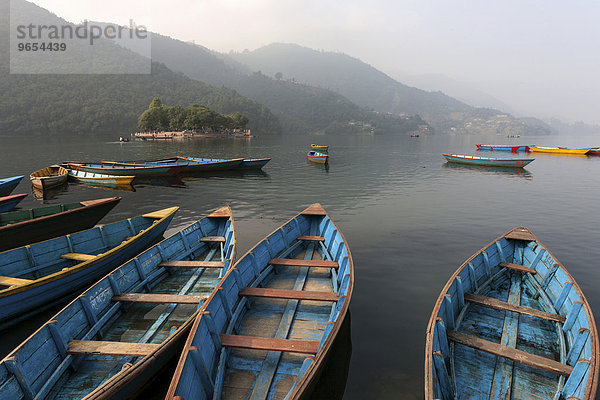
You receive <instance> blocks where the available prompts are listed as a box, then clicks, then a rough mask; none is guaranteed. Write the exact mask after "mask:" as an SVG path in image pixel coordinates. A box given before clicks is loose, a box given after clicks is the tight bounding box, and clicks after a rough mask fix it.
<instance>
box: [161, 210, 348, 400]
mask: <svg viewBox="0 0 600 400" xmlns="http://www.w3.org/2000/svg"><path fill="white" fill-rule="evenodd" d="M315 204H318V203H315ZM313 205H314V204H313ZM313 205H311V206H309V207H308V208H310V207H312V206H313ZM308 208H306V209H304V210H302V211H301V212H299V213H298V214H296V215H295V216H294V217H292V218H290V219H289V220H287V221H285V222H284V223H282V224H281V225H279V226H278V227H277V228H275V229H274V230H273V231H272V232H271V233H269V234H267V235H266V236H265V237H264V238H262V239H261V240H259V241H258V242H256V244H255V245H254V246H252V248H250V249H249V250H248V251H246V253H244V255H243V256H242V257H240V258H239V259H238V260H237V261H236V263H235V264H234V265H233V267H232V268H230V269H229V271H227V273H226V274H225V276H223V279H221V281H220V282H219V283H218V284H217V285H216V286H215V289H214V290H213V292H212V293H211V294H210V296H209V297H208V299H206V301H205V302H204V304H202V307H201V308H200V309H199V311H200V312H199V314H198V316H197V317H196V319H195V320H194V325H193V326H192V329H191V330H190V333H189V335H188V337H187V340H186V342H185V345H184V347H183V348H184V351H182V353H181V355H180V357H179V361H178V362H177V367H176V368H175V372H174V373H173V377H172V378H171V384H170V385H169V390H168V392H167V395H166V396H165V398H166V399H174V396H175V390H176V389H177V385H174V383H175V382H177V383H178V382H179V381H180V379H181V373H182V372H183V367H184V365H185V360H186V357H187V353H188V352H187V351H185V349H188V348H190V346H191V345H192V340H193V339H194V336H195V335H196V332H197V330H198V326H199V325H200V320H201V319H202V315H204V313H205V312H206V307H207V306H208V304H210V302H211V300H212V299H213V298H214V297H215V296H217V293H218V291H219V289H220V288H221V287H222V285H223V283H224V282H225V280H226V278H227V277H228V276H229V274H232V273H233V272H234V271H235V270H236V267H237V264H238V263H239V262H240V261H241V260H242V259H244V258H245V257H246V256H249V255H250V253H252V252H253V250H254V249H255V248H256V247H257V246H259V245H260V244H261V243H263V242H264V241H266V240H267V238H268V237H269V236H271V235H273V234H275V232H277V231H278V230H280V229H281V228H282V227H283V226H285V225H286V224H288V223H291V221H293V220H294V219H296V218H298V217H299V216H301V215H302V214H303V213H304V212H305V211H306V210H307V209H308ZM323 217H328V218H329V221H331V224H332V225H333V227H334V228H335V229H337V232H338V234H339V235H340V237H341V238H342V240H343V242H344V246H345V247H346V250H347V252H348V272H349V275H350V278H349V280H348V292H347V294H346V295H345V300H344V303H343V304H342V308H341V309H340V311H339V313H338V317H337V319H336V321H335V322H334V323H333V326H332V327H331V331H330V333H329V335H328V336H327V338H326V339H325V341H324V342H323V344H322V345H321V346H320V349H319V351H318V352H317V354H315V355H314V359H313V362H312V363H311V364H310V365H309V367H308V368H307V369H306V371H305V372H304V374H303V375H302V376H298V375H297V378H296V379H297V380H296V382H295V384H294V387H293V390H292V391H290V392H288V394H287V396H286V400H287V399H298V398H300V397H301V396H302V392H303V391H304V390H305V389H306V388H307V387H309V386H310V384H311V381H312V380H313V378H314V377H315V376H316V375H317V374H318V373H319V370H320V368H321V367H322V364H323V362H324V360H325V359H326V357H327V355H328V354H329V351H330V350H331V345H332V343H333V341H334V340H335V338H336V337H337V334H338V332H339V330H340V328H341V326H342V323H343V322H344V319H345V317H346V315H347V311H348V308H349V307H350V299H351V297H352V292H353V290H354V262H353V260H352V254H351V253H350V246H349V245H348V242H347V241H346V238H345V237H344V234H343V233H342V231H341V230H340V229H339V228H338V227H337V225H336V224H335V222H334V221H333V219H331V216H330V215H329V214H328V213H327V211H325V215H324V216H323ZM341 297H342V296H340V298H341ZM338 301H339V300H338ZM301 377H305V379H302V381H300V382H299V381H298V379H300V378H301Z"/></svg>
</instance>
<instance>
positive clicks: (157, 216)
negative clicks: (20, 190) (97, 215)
mask: <svg viewBox="0 0 600 400" xmlns="http://www.w3.org/2000/svg"><path fill="white" fill-rule="evenodd" d="M178 209H179V207H171V208H166V209H163V210H158V211H154V212H151V213H147V214H143V215H141V216H138V217H134V218H129V219H125V220H122V221H118V222H113V223H111V224H106V225H101V226H97V227H94V228H91V229H88V230H85V231H80V232H75V233H72V234H68V235H65V236H60V237H56V238H54V239H49V240H45V241H43V242H38V243H34V244H32V245H27V246H22V247H18V248H16V249H12V250H7V251H4V252H2V253H0V329H4V328H6V327H7V326H9V325H13V324H15V323H17V322H19V321H22V320H24V319H26V318H28V317H30V316H32V315H34V314H37V313H39V312H41V311H43V310H44V309H47V308H48V307H51V306H53V305H54V304H56V303H58V302H60V301H63V300H64V299H65V298H67V297H71V296H74V295H76V294H77V293H78V291H79V290H80V289H82V288H83V287H86V286H88V285H89V284H90V283H93V282H95V281H96V280H97V279H98V278H99V277H101V276H103V275H105V274H106V273H108V272H109V271H111V270H112V269H114V268H115V267H117V266H119V265H121V264H123V263H124V262H125V261H127V260H129V259H131V258H132V257H134V256H135V255H137V254H139V253H140V252H141V251H143V250H145V249H146V248H148V247H149V246H150V245H151V244H153V243H155V242H156V241H157V240H158V239H159V238H160V237H162V235H163V233H164V232H165V229H167V226H168V225H169V223H170V222H171V220H172V219H173V216H174V214H175V212H177V210H178Z"/></svg>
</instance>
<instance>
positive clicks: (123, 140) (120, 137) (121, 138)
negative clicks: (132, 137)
mask: <svg viewBox="0 0 600 400" xmlns="http://www.w3.org/2000/svg"><path fill="white" fill-rule="evenodd" d="M119 142H129V139H128V138H124V137H123V136H119Z"/></svg>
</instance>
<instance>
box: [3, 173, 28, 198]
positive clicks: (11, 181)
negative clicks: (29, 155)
mask: <svg viewBox="0 0 600 400" xmlns="http://www.w3.org/2000/svg"><path fill="white" fill-rule="evenodd" d="M21 179H23V175H19V176H13V177H10V178H3V179H0V196H8V195H9V194H11V192H12V191H13V190H14V188H16V187H17V185H18V184H19V182H21Z"/></svg>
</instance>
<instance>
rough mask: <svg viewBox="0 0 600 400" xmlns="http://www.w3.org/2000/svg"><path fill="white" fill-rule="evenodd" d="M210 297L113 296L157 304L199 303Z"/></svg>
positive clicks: (123, 299) (139, 294) (153, 294)
mask: <svg viewBox="0 0 600 400" xmlns="http://www.w3.org/2000/svg"><path fill="white" fill-rule="evenodd" d="M207 298H208V296H207V295H193V294H188V295H182V294H160V293H121V294H120V295H118V296H113V298H112V299H113V300H114V301H124V302H131V303H157V304H199V303H200V302H201V301H204V300H206V299H207Z"/></svg>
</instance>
